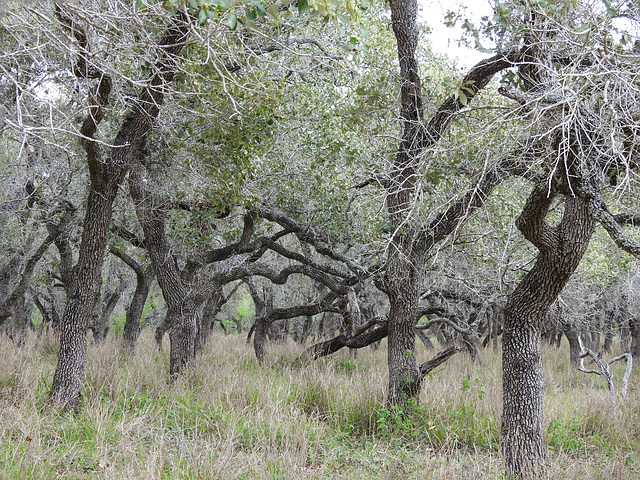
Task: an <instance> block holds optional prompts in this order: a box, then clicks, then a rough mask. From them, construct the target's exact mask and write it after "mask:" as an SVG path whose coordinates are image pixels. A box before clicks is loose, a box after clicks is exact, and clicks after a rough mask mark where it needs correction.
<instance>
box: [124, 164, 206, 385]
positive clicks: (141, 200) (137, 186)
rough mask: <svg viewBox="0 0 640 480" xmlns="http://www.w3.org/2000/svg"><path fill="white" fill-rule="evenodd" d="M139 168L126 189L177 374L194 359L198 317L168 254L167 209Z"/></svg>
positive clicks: (171, 367)
mask: <svg viewBox="0 0 640 480" xmlns="http://www.w3.org/2000/svg"><path fill="white" fill-rule="evenodd" d="M141 170H142V167H141V166H139V165H137V166H135V167H134V168H132V169H131V173H130V175H129V190H130V192H131V198H132V199H133V201H134V203H135V205H136V214H137V216H138V221H139V222H140V225H141V226H142V230H143V231H144V238H145V245H146V248H147V251H148V252H149V257H150V258H151V264H152V265H153V269H154V271H155V272H156V278H157V280H158V285H160V289H161V290H162V296H163V297H164V301H165V303H166V305H167V316H166V317H165V322H167V324H168V325H169V326H170V328H171V330H170V331H169V339H170V344H171V351H170V354H169V359H170V360H169V373H170V374H171V375H177V374H180V373H182V372H184V371H187V370H189V369H191V368H192V367H193V364H194V362H195V340H196V334H197V324H198V320H197V318H196V309H195V305H194V303H193V299H192V297H191V296H190V295H189V290H188V289H187V287H186V286H185V285H184V282H183V281H182V279H181V278H180V272H179V271H178V267H177V265H176V263H175V261H174V258H173V255H171V248H170V246H169V241H168V239H167V237H166V232H165V218H166V212H165V211H164V209H163V208H162V207H161V206H160V205H159V202H158V201H157V199H155V196H154V194H153V193H152V192H149V191H148V190H146V188H145V186H144V181H143V178H142V172H141ZM165 326H166V325H165ZM156 339H157V337H156Z"/></svg>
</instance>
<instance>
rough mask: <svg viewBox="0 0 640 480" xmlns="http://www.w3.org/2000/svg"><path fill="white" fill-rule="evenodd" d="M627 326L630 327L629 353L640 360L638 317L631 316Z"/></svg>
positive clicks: (639, 325)
mask: <svg viewBox="0 0 640 480" xmlns="http://www.w3.org/2000/svg"><path fill="white" fill-rule="evenodd" d="M629 327H630V328H631V347H630V348H629V353H630V354H631V356H632V357H633V359H634V360H635V361H638V360H640V319H638V317H635V316H632V317H631V318H630V319H629Z"/></svg>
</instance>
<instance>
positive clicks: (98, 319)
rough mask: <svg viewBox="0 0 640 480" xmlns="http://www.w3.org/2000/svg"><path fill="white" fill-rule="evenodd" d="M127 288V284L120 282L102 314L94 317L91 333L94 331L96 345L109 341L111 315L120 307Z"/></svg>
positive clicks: (108, 298)
mask: <svg viewBox="0 0 640 480" xmlns="http://www.w3.org/2000/svg"><path fill="white" fill-rule="evenodd" d="M125 288H126V284H125V282H123V281H122V280H120V285H119V286H118V288H117V289H116V290H115V291H114V292H112V293H111V294H110V295H108V297H107V301H106V302H105V304H104V307H103V309H102V312H100V314H99V315H96V316H95V317H94V322H93V324H92V325H91V331H93V341H94V343H97V344H100V343H104V342H105V340H106V339H107V333H109V328H110V326H109V320H111V314H112V313H113V311H114V310H115V308H116V305H118V302H119V301H120V297H122V294H123V292H124V290H125Z"/></svg>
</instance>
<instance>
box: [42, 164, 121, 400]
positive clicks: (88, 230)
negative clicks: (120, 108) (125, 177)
mask: <svg viewBox="0 0 640 480" xmlns="http://www.w3.org/2000/svg"><path fill="white" fill-rule="evenodd" d="M118 180H120V176H118V175H116V176H115V177H112V181H111V182H109V186H108V188H100V187H101V186H102V185H101V184H99V185H94V184H95V183H96V181H92V182H91V183H92V185H91V190H90V192H89V199H88V201H87V211H86V214H85V220H84V229H83V233H82V241H81V243H80V253H79V257H78V262H77V264H76V266H75V267H74V269H73V273H74V278H73V284H72V285H70V286H66V289H67V294H68V299H67V305H66V307H65V310H64V314H63V316H62V320H61V325H60V351H59V354H58V364H57V366H56V371H55V373H54V375H53V384H52V387H51V394H50V395H51V398H53V399H55V401H56V402H57V403H58V404H59V405H60V407H62V409H63V410H77V409H78V407H79V403H80V390H81V389H82V381H83V379H84V370H85V362H86V354H87V328H88V327H89V319H90V317H91V312H92V310H93V306H94V304H95V302H96V297H97V295H98V288H99V285H100V274H101V272H102V263H103V261H104V253H105V250H106V247H107V233H108V229H109V224H110V222H111V214H112V206H113V201H114V199H115V196H116V193H117V191H118V184H119V182H118ZM98 183H100V182H98ZM96 188H99V189H100V190H97V189H96Z"/></svg>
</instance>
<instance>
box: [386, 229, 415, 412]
mask: <svg viewBox="0 0 640 480" xmlns="http://www.w3.org/2000/svg"><path fill="white" fill-rule="evenodd" d="M409 241H410V240H409ZM391 248H392V249H394V248H395V245H392V246H391ZM407 250H408V249H407V248H403V249H402V250H400V249H396V250H394V251H392V252H390V258H389V260H388V267H387V278H386V281H387V291H388V294H389V303H390V309H389V327H388V328H389V337H388V354H387V355H388V359H387V360H388V362H387V363H388V366H389V390H388V397H387V402H388V403H389V405H395V406H399V407H401V408H404V407H406V406H407V405H408V404H409V403H411V402H415V401H417V400H418V394H419V393H420V383H421V377H420V370H419V368H418V363H417V360H416V356H415V340H416V334H415V329H414V327H415V320H416V319H415V314H416V313H415V312H416V311H417V308H418V289H417V285H419V280H418V278H419V276H418V271H417V269H416V265H422V262H420V261H419V260H420V259H417V258H415V257H413V256H412V257H411V258H406V257H405V253H406V252H407ZM416 260H418V261H416Z"/></svg>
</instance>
